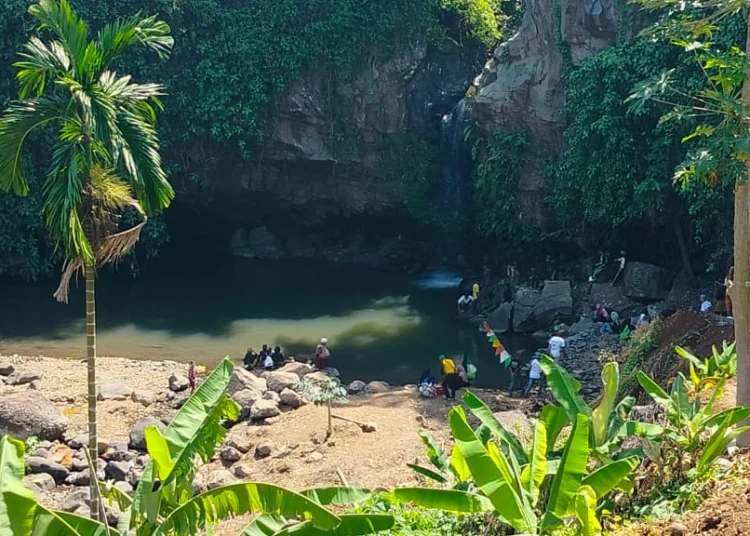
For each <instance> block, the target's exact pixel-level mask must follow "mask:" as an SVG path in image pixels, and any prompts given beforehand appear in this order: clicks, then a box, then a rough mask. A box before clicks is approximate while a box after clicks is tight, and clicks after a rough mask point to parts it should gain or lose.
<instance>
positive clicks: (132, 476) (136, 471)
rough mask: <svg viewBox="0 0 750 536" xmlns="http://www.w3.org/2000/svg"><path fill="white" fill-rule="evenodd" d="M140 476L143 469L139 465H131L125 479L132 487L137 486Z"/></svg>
mask: <svg viewBox="0 0 750 536" xmlns="http://www.w3.org/2000/svg"><path fill="white" fill-rule="evenodd" d="M142 477H143V469H141V468H140V467H135V466H133V468H132V469H131V470H130V472H129V473H128V477H127V478H126V479H125V481H126V482H127V483H128V484H130V485H131V486H133V488H137V487H138V482H140V481H141V478H142Z"/></svg>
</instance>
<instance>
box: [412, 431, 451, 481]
mask: <svg viewBox="0 0 750 536" xmlns="http://www.w3.org/2000/svg"><path fill="white" fill-rule="evenodd" d="M419 438H420V439H421V440H422V443H424V445H425V447H427V459H429V460H430V463H432V465H434V466H435V467H436V468H437V469H438V470H439V471H440V472H442V473H447V472H448V470H449V469H450V460H449V459H448V456H447V455H446V454H445V452H444V451H443V449H442V448H440V445H438V443H437V441H435V438H434V437H432V435H430V433H429V432H428V431H427V430H420V431H419Z"/></svg>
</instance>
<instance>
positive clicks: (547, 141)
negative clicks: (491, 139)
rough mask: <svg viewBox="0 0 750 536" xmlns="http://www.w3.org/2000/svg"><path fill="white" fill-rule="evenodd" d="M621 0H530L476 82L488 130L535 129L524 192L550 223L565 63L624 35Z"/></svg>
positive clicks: (474, 105)
mask: <svg viewBox="0 0 750 536" xmlns="http://www.w3.org/2000/svg"><path fill="white" fill-rule="evenodd" d="M615 3H616V0H529V1H528V2H527V5H526V12H525V14H524V18H523V22H522V24H521V27H520V29H519V31H518V33H517V34H516V35H515V36H514V37H513V38H512V39H510V40H509V41H507V42H506V43H503V44H502V45H501V46H499V47H498V48H497V49H496V50H495V52H494V54H493V57H492V59H491V60H490V62H489V63H488V64H487V66H486V67H485V70H484V72H483V73H482V75H481V77H479V78H478V80H477V82H476V89H477V92H476V96H475V97H474V98H472V99H471V101H470V108H471V113H472V115H473V116H474V117H475V118H476V119H477V120H478V122H479V125H480V126H481V127H482V128H483V129H484V130H485V131H487V132H488V133H491V132H492V131H494V130H495V129H497V128H505V129H508V130H510V131H514V132H518V131H525V132H527V133H528V139H529V149H528V153H527V154H526V155H525V161H524V164H523V166H522V169H521V170H520V179H519V192H518V199H519V202H520V204H521V207H522V210H523V212H524V216H526V217H527V218H530V219H531V220H532V221H535V222H537V223H538V224H540V225H544V224H545V212H546V211H545V210H544V196H545V184H544V170H545V167H546V166H547V164H548V163H550V162H551V161H554V160H556V159H557V158H559V156H560V154H561V152H562V151H563V149H564V138H563V132H564V130H565V116H564V110H563V108H564V105H565V88H564V82H563V76H564V73H565V68H566V66H569V65H570V64H572V65H577V64H579V63H580V62H581V61H582V60H584V59H585V58H587V57H589V56H592V55H594V54H596V53H597V52H599V51H601V50H604V49H605V48H607V47H610V46H612V45H613V44H614V43H615V42H616V40H617V12H616V8H615Z"/></svg>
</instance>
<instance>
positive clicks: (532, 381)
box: [523, 356, 542, 397]
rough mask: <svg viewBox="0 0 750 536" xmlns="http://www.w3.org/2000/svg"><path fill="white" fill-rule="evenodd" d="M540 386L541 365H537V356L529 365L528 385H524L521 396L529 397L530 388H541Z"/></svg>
mask: <svg viewBox="0 0 750 536" xmlns="http://www.w3.org/2000/svg"><path fill="white" fill-rule="evenodd" d="M541 384H542V365H541V363H539V359H537V356H534V357H533V358H532V359H531V362H530V363H529V383H527V384H526V389H524V391H523V396H524V397H526V396H529V393H530V392H531V388H532V387H534V385H539V386H541Z"/></svg>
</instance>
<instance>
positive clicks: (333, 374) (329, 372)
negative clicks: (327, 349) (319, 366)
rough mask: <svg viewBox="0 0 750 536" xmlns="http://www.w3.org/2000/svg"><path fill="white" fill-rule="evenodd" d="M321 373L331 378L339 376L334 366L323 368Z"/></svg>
mask: <svg viewBox="0 0 750 536" xmlns="http://www.w3.org/2000/svg"><path fill="white" fill-rule="evenodd" d="M323 374H325V375H326V376H330V377H331V378H338V377H340V376H341V373H340V372H339V369H337V368H334V367H328V368H324V369H323Z"/></svg>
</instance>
